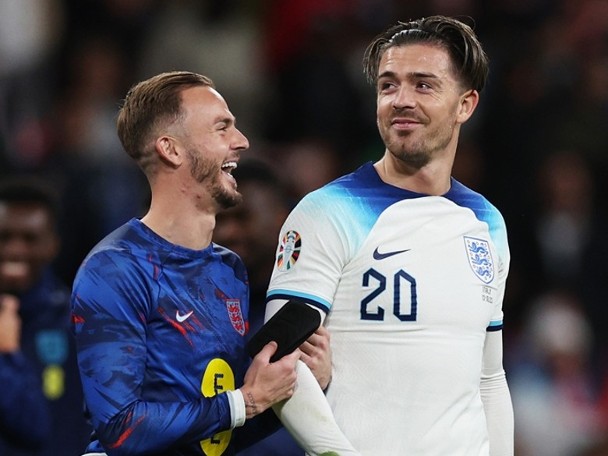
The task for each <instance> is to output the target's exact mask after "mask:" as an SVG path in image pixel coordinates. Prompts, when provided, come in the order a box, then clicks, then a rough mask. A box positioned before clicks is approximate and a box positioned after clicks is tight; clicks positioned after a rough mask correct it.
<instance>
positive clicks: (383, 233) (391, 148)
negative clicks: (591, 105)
mask: <svg viewBox="0 0 608 456" xmlns="http://www.w3.org/2000/svg"><path fill="white" fill-rule="evenodd" d="M364 63H365V72H366V75H367V76H368V78H369V80H370V82H371V83H372V84H373V85H374V86H375V90H376V101H377V112H376V114H377V125H378V129H379V132H380V136H381V137H382V139H383V142H384V144H385V151H384V155H383V157H382V158H381V159H380V160H379V161H377V162H375V163H373V164H372V163H367V164H365V165H363V166H362V167H360V168H359V169H358V170H356V171H355V172H353V173H352V174H349V175H346V176H344V177H342V178H339V179H337V180H336V181H334V182H332V183H329V184H328V185H326V186H325V187H323V188H321V189H319V190H317V191H314V192H312V193H310V194H309V195H307V196H306V197H304V199H303V200H302V201H301V202H300V203H299V204H298V205H297V207H296V208H295V209H294V210H293V211H292V213H291V214H290V215H289V216H288V218H287V220H286V222H285V224H284V225H283V228H282V230H281V233H280V244H279V248H278V249H277V257H276V261H275V268H274V271H273V277H272V279H271V282H270V286H269V290H268V294H267V300H268V304H267V312H266V317H267V318H268V317H269V316H270V315H272V314H273V313H274V312H276V310H277V309H278V308H279V307H280V306H282V304H283V303H284V302H285V301H286V300H287V299H291V298H299V299H301V300H304V301H306V302H308V303H309V304H310V305H312V306H314V307H316V308H318V309H319V311H320V312H321V314H322V316H323V317H325V320H324V324H325V325H326V327H327V328H328V329H329V331H330V333H331V351H332V359H333V378H332V381H331V383H330V385H329V388H328V390H327V400H328V401H329V403H330V405H331V408H332V409H333V412H334V414H335V419H336V421H337V422H338V425H339V426H340V428H341V429H342V431H343V432H344V434H345V435H346V437H347V438H348V439H349V440H350V441H351V443H352V444H353V445H354V447H355V448H357V450H359V451H360V452H361V454H363V455H369V456H372V455H373V456H393V455H408V456H440V455H441V456H443V455H450V456H473V455H474V456H488V455H492V456H497V455H501V456H509V455H512V454H513V452H514V450H513V447H514V436H513V427H514V424H513V410H512V405H511V398H510V393H509V389H508V386H507V382H506V378H505V373H504V369H503V365H502V332H501V329H502V319H503V314H502V301H503V296H504V293H505V283H506V279H507V272H508V269H509V248H508V244H507V236H506V229H505V224H504V220H503V217H502V216H501V214H500V213H499V211H498V210H497V209H496V208H495V207H494V206H493V205H492V204H490V202H488V200H487V199H486V198H484V197H483V196H482V195H480V194H478V193H476V192H474V191H472V190H470V189H469V188H466V187H465V186H464V185H462V184H461V183H459V182H457V181H456V180H455V179H453V178H452V177H451V174H452V166H453V163H454V158H455V154H456V149H457V145H458V137H459V133H460V129H461V127H462V125H463V124H464V123H465V122H466V121H467V120H468V119H469V118H470V117H471V116H472V114H473V112H474V111H475V108H476V107H477V104H478V101H479V93H480V92H481V90H482V89H483V87H484V84H485V82H486V78H487V75H488V59H487V56H486V54H485V52H484V51H483V49H482V46H481V44H480V43H479V41H478V39H477V37H476V36H475V33H474V32H473V30H472V28H471V27H470V26H468V25H466V24H464V23H463V22H461V21H458V20H455V19H453V18H448V17H444V16H433V17H428V18H423V19H420V20H415V21H411V22H399V23H397V24H396V25H394V26H392V27H390V28H388V29H387V30H386V31H385V32H383V33H381V34H380V35H379V36H377V37H376V38H375V39H374V40H373V41H372V42H371V44H370V45H369V47H368V48H367V51H366V56H365V59H364ZM301 371H302V372H300V371H299V372H298V377H300V375H301V374H303V371H305V369H302V370H301ZM304 381H305V380H304V379H303V378H302V379H300V378H299V380H298V384H299V388H298V390H297V391H296V393H295V395H294V396H292V397H291V398H290V399H289V400H288V401H287V402H286V404H284V405H283V406H282V409H281V410H279V412H280V413H281V416H282V420H283V421H284V422H285V424H286V426H288V427H289V424H290V423H292V422H293V423H295V422H297V423H299V424H301V422H302V421H305V420H306V419H308V420H309V421H316V420H319V416H318V415H317V414H311V415H308V418H307V414H306V413H304V411H305V410H308V409H304V408H302V407H301V406H300V405H301V404H302V403H305V402H307V401H309V399H308V398H306V397H305V394H304V393H306V392H307V391H309V389H307V388H306V387H305V383H304ZM311 386H312V388H311V389H310V391H315V389H316V390H318V387H316V386H315V385H314V382H313V384H312V385H311ZM318 397H319V400H322V399H323V398H322V397H321V396H320V395H318ZM304 429H307V427H306V426H304Z"/></svg>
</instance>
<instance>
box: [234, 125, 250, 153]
mask: <svg viewBox="0 0 608 456" xmlns="http://www.w3.org/2000/svg"><path fill="white" fill-rule="evenodd" d="M232 147H233V149H236V150H247V149H249V140H248V139H247V137H246V136H245V135H244V134H243V133H241V130H239V129H235V136H234V140H233V142H232Z"/></svg>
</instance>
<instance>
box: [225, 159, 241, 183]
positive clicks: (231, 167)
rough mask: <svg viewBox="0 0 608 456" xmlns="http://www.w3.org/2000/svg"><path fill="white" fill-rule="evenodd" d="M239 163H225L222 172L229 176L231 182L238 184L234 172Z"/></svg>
mask: <svg viewBox="0 0 608 456" xmlns="http://www.w3.org/2000/svg"><path fill="white" fill-rule="evenodd" d="M237 166H238V165H237V162H236V161H227V162H225V163H223V164H222V171H223V172H224V174H225V175H226V176H229V178H230V180H231V181H232V182H234V183H235V184H236V180H235V178H234V177H233V176H232V171H234V170H235V169H236V168H237Z"/></svg>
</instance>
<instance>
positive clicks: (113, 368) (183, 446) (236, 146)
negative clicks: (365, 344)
mask: <svg viewBox="0 0 608 456" xmlns="http://www.w3.org/2000/svg"><path fill="white" fill-rule="evenodd" d="M117 128H118V135H119V137H120V140H121V141H122V144H123V146H124V148H125V150H126V151H127V153H128V154H129V155H130V156H131V157H132V158H133V159H134V160H135V161H136V162H137V163H138V164H139V166H140V167H141V169H142V170H143V172H144V174H145V175H146V177H147V179H148V181H149V183H150V188H151V203H150V207H149V210H148V212H147V213H146V214H145V216H144V217H143V218H141V219H132V220H130V221H129V222H127V223H126V224H125V225H123V226H122V227H120V228H118V229H117V230H116V231H114V232H113V233H111V234H110V235H108V236H107V237H106V238H105V239H104V240H102V241H101V242H100V243H99V244H98V245H97V246H96V247H94V248H93V250H92V251H91V252H90V254H89V255H88V256H87V258H86V259H85V260H84V262H83V264H82V265H81V267H80V269H79V271H78V273H77V276H76V279H75V282H74V287H73V291H72V312H73V313H72V320H73V327H74V331H75V335H76V341H77V346H78V363H79V367H80V372H81V377H82V382H83V389H84V394H85V400H86V404H87V407H88V409H89V411H90V414H91V417H92V424H93V427H94V429H95V439H94V440H93V441H92V442H91V444H90V445H89V446H88V448H87V453H88V454H104V453H106V454H108V455H131V454H146V455H165V456H167V455H180V456H184V455H209V456H211V455H214V456H220V455H230V454H234V452H235V450H236V448H234V447H235V444H234V443H233V442H232V439H231V436H232V433H233V431H235V428H240V427H241V426H243V425H244V424H245V422H246V420H249V419H250V418H253V417H255V416H256V415H259V414H261V413H262V412H264V411H265V410H267V409H269V407H270V406H272V405H273V404H277V403H278V402H279V401H282V400H284V399H286V398H288V397H290V396H291V395H292V394H293V391H294V388H295V386H296V384H295V380H296V365H304V364H303V363H301V362H298V359H299V357H300V356H301V352H300V350H296V351H295V352H293V353H292V354H290V355H287V356H285V357H283V358H282V359H280V360H279V361H277V362H274V363H271V362H269V359H270V357H271V355H272V354H273V353H274V352H275V349H276V343H274V342H271V343H269V344H267V345H266V346H265V347H264V348H263V349H262V351H261V352H260V353H258V354H257V355H256V356H255V358H254V359H253V361H250V359H249V358H248V356H247V354H246V351H245V334H246V333H247V330H248V319H247V313H248V306H249V303H248V299H249V291H248V279H247V274H246V271H245V267H244V265H243V263H242V261H241V260H240V258H239V257H238V256H237V255H236V254H234V253H233V252H231V251H229V250H227V249H225V248H223V247H221V246H219V245H217V244H215V243H213V242H212V241H211V239H212V234H213V228H214V226H215V216H216V214H217V213H218V211H220V210H222V209H224V208H228V207H230V206H233V205H235V204H237V203H238V202H239V201H240V200H241V195H240V193H239V192H238V191H237V184H236V181H235V179H234V178H233V176H232V175H231V171H232V170H233V169H234V168H236V166H237V163H238V161H239V157H240V153H241V152H242V151H244V150H245V149H247V148H248V146H249V144H248V141H247V138H246V137H245V136H243V134H242V133H241V132H240V131H239V130H238V129H237V128H236V124H235V118H234V116H233V114H232V113H231V112H230V110H229V109H228V106H227V104H226V102H225V100H224V99H223V98H222V96H221V95H220V94H219V93H218V92H217V91H216V89H215V88H214V85H213V83H212V81H211V80H210V79H209V78H207V77H205V76H202V75H199V74H195V73H190V72H170V73H163V74H160V75H157V76H154V77H152V78H150V79H148V80H146V81H143V82H140V83H139V84H136V85H135V86H134V87H133V88H132V89H131V90H130V91H129V93H128V94H127V96H126V99H125V101H124V104H123V106H122V108H121V110H120V112H119V115H118V121H117ZM328 365H329V363H328ZM264 416H265V417H267V418H268V419H267V420H266V421H268V422H270V421H272V418H274V423H275V424H276V425H277V426H278V424H279V422H278V420H277V419H276V417H275V416H274V415H273V414H272V412H271V411H269V413H266V414H264ZM263 424H264V425H265V424H267V423H266V422H263V423H258V425H259V427H260V428H261V427H262V425H263ZM322 424H323V427H324V428H325V429H326V430H325V434H326V438H325V437H323V436H322V437H321V439H320V443H319V442H308V443H305V445H304V449H305V450H307V451H309V453H311V454H318V453H321V452H323V451H325V450H326V449H328V448H329V449H338V450H339V449H340V448H341V447H340V445H342V446H343V447H346V448H348V445H349V444H348V442H346V440H345V439H344V437H343V436H342V434H341V433H340V431H339V430H338V429H337V427H336V425H335V422H333V423H332V422H331V421H329V422H327V421H326V422H324V423H322ZM247 427H249V426H245V427H243V428H241V429H240V430H244V429H246V428H247ZM264 429H270V431H272V430H275V429H276V427H274V428H271V427H268V426H265V427H264ZM251 434H255V435H253V436H254V437H255V438H261V437H263V436H264V432H257V430H256V432H255V433H253V432H251ZM238 441H239V442H245V441H247V439H238ZM327 442H337V443H335V444H333V443H332V446H330V447H328V446H327ZM315 445H316V446H315ZM344 454H346V453H344Z"/></svg>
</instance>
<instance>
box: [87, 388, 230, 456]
mask: <svg viewBox="0 0 608 456" xmlns="http://www.w3.org/2000/svg"><path fill="white" fill-rule="evenodd" d="M97 418H99V416H97ZM230 426H231V419H230V407H229V401H228V397H227V395H225V394H220V395H218V396H215V397H213V398H201V399H200V400H197V401H191V402H144V401H137V402H135V403H133V404H131V405H130V406H129V407H127V408H126V409H124V410H122V411H120V412H118V413H117V414H116V415H115V416H113V417H112V418H111V419H109V420H107V421H104V422H101V423H99V424H98V425H96V426H95V429H96V431H97V434H98V437H99V439H100V442H101V443H102V444H103V445H104V447H105V448H106V449H107V450H108V453H109V454H111V455H113V456H114V455H131V454H143V453H146V452H158V451H159V450H163V449H169V448H171V447H179V446H181V445H185V444H188V443H189V442H192V441H194V440H204V439H206V438H209V437H211V436H213V435H215V434H217V433H219V432H221V431H225V430H227V429H229V428H230Z"/></svg>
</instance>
